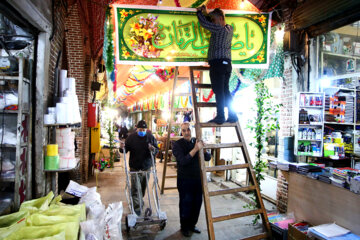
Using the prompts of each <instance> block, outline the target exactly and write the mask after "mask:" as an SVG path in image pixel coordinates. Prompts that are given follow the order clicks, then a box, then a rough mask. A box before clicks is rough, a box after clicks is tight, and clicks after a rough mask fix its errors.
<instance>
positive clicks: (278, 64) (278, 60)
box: [263, 45, 284, 79]
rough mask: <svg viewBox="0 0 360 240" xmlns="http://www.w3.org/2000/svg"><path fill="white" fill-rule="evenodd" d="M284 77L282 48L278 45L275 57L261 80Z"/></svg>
mask: <svg viewBox="0 0 360 240" xmlns="http://www.w3.org/2000/svg"><path fill="white" fill-rule="evenodd" d="M283 76H284V50H283V46H282V45H279V46H278V47H277V49H276V54H275V57H274V58H273V60H272V62H271V63H270V67H269V69H268V70H267V72H266V74H265V75H264V77H263V79H269V78H276V77H278V78H281V77H283Z"/></svg>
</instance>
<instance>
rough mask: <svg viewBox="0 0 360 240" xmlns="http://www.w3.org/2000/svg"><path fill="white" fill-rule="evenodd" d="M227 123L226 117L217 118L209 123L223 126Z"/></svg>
mask: <svg viewBox="0 0 360 240" xmlns="http://www.w3.org/2000/svg"><path fill="white" fill-rule="evenodd" d="M224 122H225V118H224V117H218V116H216V117H215V118H214V119H212V120H210V121H208V123H216V124H223V123H224Z"/></svg>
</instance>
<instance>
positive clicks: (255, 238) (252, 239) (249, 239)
mask: <svg viewBox="0 0 360 240" xmlns="http://www.w3.org/2000/svg"><path fill="white" fill-rule="evenodd" d="M268 237H269V234H268V233H260V234H258V235H254V236H251V237H246V238H241V240H258V239H267V238H268Z"/></svg>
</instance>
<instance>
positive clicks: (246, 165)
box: [190, 67, 271, 240]
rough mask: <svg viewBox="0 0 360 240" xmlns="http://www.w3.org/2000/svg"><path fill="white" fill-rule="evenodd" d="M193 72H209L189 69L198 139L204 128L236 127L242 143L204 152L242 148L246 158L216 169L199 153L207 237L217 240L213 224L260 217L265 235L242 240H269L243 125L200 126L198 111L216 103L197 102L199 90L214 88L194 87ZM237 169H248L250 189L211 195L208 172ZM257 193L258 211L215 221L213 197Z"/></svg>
mask: <svg viewBox="0 0 360 240" xmlns="http://www.w3.org/2000/svg"><path fill="white" fill-rule="evenodd" d="M194 71H209V68H208V67H190V80H191V90H192V99H193V104H194V105H193V106H194V113H195V129H196V138H197V139H202V128H212V127H234V128H235V130H236V134H237V137H238V140H239V142H235V143H219V144H205V146H204V148H205V149H221V148H241V150H242V153H243V155H244V159H245V163H243V164H233V165H220V166H214V167H206V166H205V161H204V152H203V151H200V152H199V161H200V169H201V181H202V189H203V194H204V203H205V213H206V223H207V228H208V236H209V239H211V240H213V239H215V232H214V223H216V222H220V221H226V220H231V219H235V218H241V217H246V216H250V215H257V214H260V215H261V219H262V223H263V225H264V228H265V232H264V233H261V234H259V235H255V236H251V237H247V238H243V239H266V238H269V237H270V235H271V229H270V224H269V221H268V218H267V214H266V209H265V207H264V203H263V201H262V198H261V194H260V189H259V185H258V183H257V181H256V178H255V173H254V171H253V167H252V164H251V161H250V157H249V153H248V150H247V148H246V144H245V139H244V136H243V134H242V131H241V128H240V124H239V123H238V122H236V123H224V124H221V125H219V124H216V123H201V122H200V117H199V108H202V107H215V106H216V103H207V102H198V101H197V98H196V89H201V88H211V84H203V83H195V79H194ZM234 169H246V170H247V173H248V175H249V182H250V183H251V185H249V186H246V187H237V188H230V189H222V190H217V191H209V190H208V184H207V177H206V173H207V172H213V171H222V170H234ZM247 191H254V193H255V194H254V195H255V199H256V207H257V209H255V210H250V211H245V212H244V211H241V212H237V213H231V214H227V215H224V216H216V217H213V216H212V213H211V204H210V197H212V196H218V195H224V194H232V193H236V192H247Z"/></svg>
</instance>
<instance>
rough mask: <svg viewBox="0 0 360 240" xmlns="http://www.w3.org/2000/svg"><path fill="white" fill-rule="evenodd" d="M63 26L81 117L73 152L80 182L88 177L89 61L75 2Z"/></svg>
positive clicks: (70, 72)
mask: <svg viewBox="0 0 360 240" xmlns="http://www.w3.org/2000/svg"><path fill="white" fill-rule="evenodd" d="M65 28H66V31H65V39H66V53H67V56H66V57H67V64H68V76H69V77H74V78H75V79H76V94H77V96H78V99H79V106H80V110H81V118H82V128H81V130H78V131H77V133H76V141H77V146H78V149H77V151H76V153H75V155H76V157H79V158H80V172H79V174H80V176H77V178H78V179H75V180H78V181H80V182H82V181H87V179H88V162H89V154H88V153H89V151H88V149H89V129H88V128H87V103H88V101H89V97H90V94H89V92H90V90H89V89H90V88H89V81H90V79H89V78H88V76H89V75H88V76H87V75H86V72H89V70H88V67H89V66H90V65H91V64H90V62H91V61H90V60H89V59H88V58H86V56H85V55H84V39H83V35H82V26H81V23H80V17H79V12H78V5H77V4H74V5H72V6H71V7H70V8H69V12H68V16H67V17H66V19H65Z"/></svg>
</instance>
